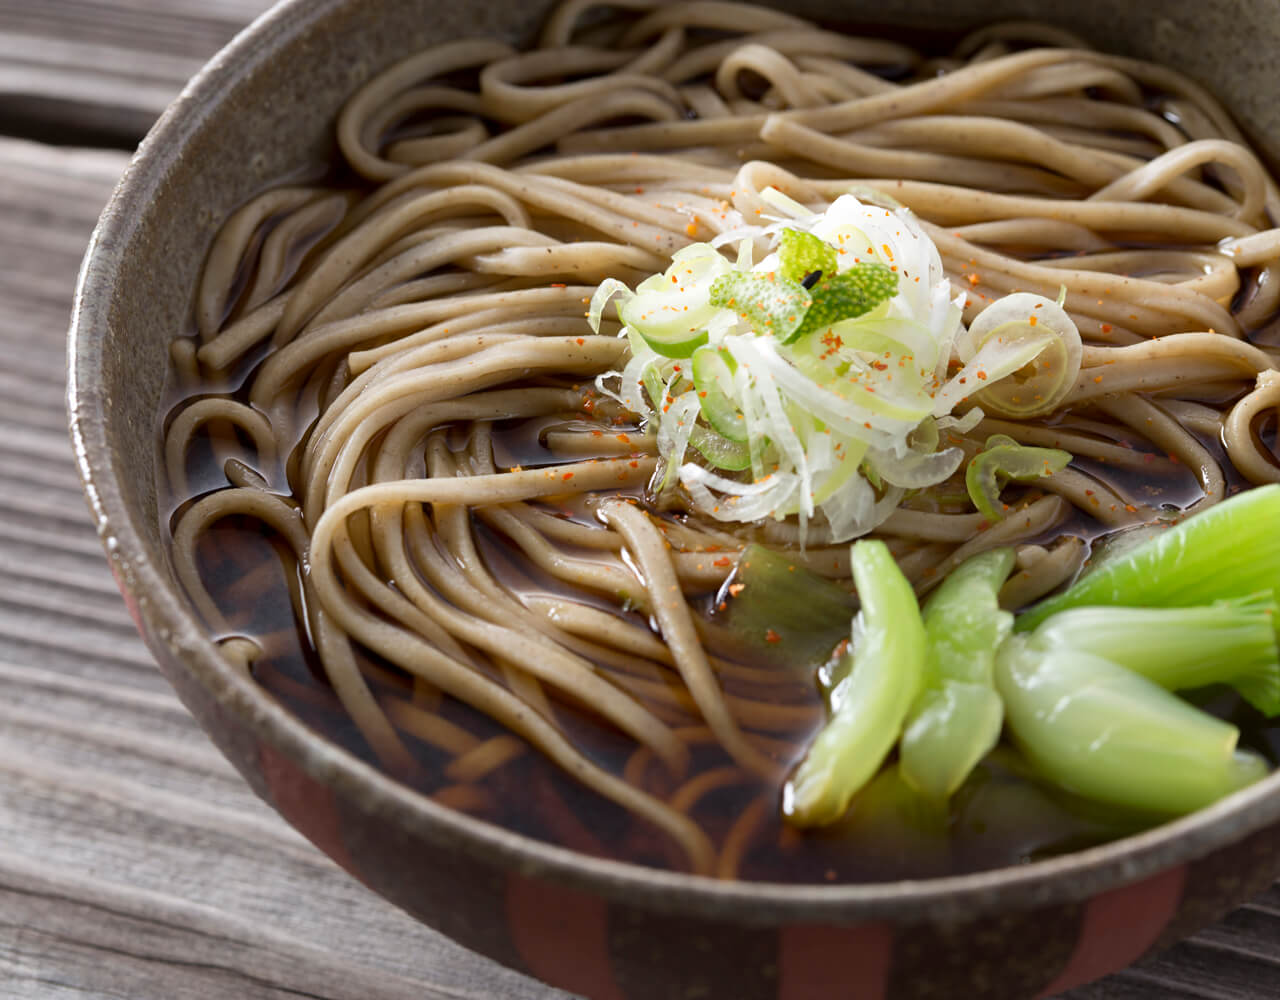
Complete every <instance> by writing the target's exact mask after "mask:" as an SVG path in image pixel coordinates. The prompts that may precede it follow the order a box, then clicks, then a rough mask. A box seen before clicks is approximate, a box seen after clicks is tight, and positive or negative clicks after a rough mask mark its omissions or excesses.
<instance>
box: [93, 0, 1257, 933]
mask: <svg viewBox="0 0 1280 1000" xmlns="http://www.w3.org/2000/svg"><path fill="white" fill-rule="evenodd" d="M358 2H359V0H284V2H283V3H281V4H279V5H278V6H276V7H275V8H273V9H272V10H270V11H269V12H267V13H266V14H264V15H263V16H262V17H260V18H259V19H258V20H256V21H255V22H254V23H253V24H252V25H250V26H249V27H248V28H247V29H246V30H245V31H243V32H242V33H241V34H240V35H238V36H237V37H236V38H235V39H234V40H233V41H232V42H231V44H230V45H228V46H227V47H226V48H225V49H223V50H222V51H221V52H220V53H219V54H218V55H217V56H216V57H215V58H214V59H213V60H212V61H211V62H210V63H209V64H208V65H207V66H206V67H205V68H204V69H203V70H202V71H201V72H200V73H199V74H198V75H197V76H196V77H195V78H194V79H193V80H192V81H191V82H190V83H189V84H188V86H187V87H186V88H185V89H184V90H183V92H182V94H181V96H180V97H179V98H178V99H177V101H176V102H175V103H174V104H173V105H172V106H171V107H170V108H169V109H168V110H167V111H166V112H165V113H164V115H163V116H162V117H161V118H160V120H159V122H158V123H157V125H156V126H155V128H154V129H153V130H152V131H151V133H150V134H149V135H148V137H147V138H146V140H145V141H144V142H143V143H142V145H141V146H140V147H139V149H138V152H137V155H136V156H135V157H134V159H133V161H132V163H131V164H130V166H129V168H128V170H127V171H126V173H125V175H124V177H123V179H122V180H121V182H120V184H119V186H118V187H117V189H116V191H115V193H114V194H113V196H112V198H111V201H110V203H109V204H108V205H107V208H106V210H105V212H104V214H103V216H102V218H101V220H100V222H99V224H98V226H97V228H96V230H95V231H94V234H93V236H92V239H91V241H90V244H89V247H88V251H87V254H86V256H85V260H84V264H83V267H82V269H81V273H80V279H79V283H78V287H77V291H76V296H75V304H74V312H73V316H72V323H71V328H70V333H69V341H68V360H69V376H68V397H67V398H68V408H69V416H70V428H71V436H72V443H73V446H74V450H75V457H76V462H77V464H78V466H79V470H80V474H81V476H82V478H83V481H84V487H85V492H86V495H87V497H88V501H89V504H90V508H91V510H92V513H93V516H94V518H95V521H96V524H97V529H98V533H99V536H100V537H101V538H102V540H103V541H104V543H105V544H106V547H107V554H108V558H109V559H110V560H111V561H112V563H113V569H114V570H115V572H116V575H117V579H118V580H119V582H120V586H121V589H122V591H123V592H124V594H125V597H126V599H127V600H128V601H129V602H131V603H132V604H133V605H134V606H135V607H136V608H137V610H138V614H139V617H140V619H141V621H142V623H143V626H144V631H145V632H146V633H148V634H149V636H150V637H151V639H152V641H154V642H162V643H164V644H165V645H166V646H167V647H168V648H169V651H170V652H171V653H172V654H173V656H174V657H175V658H176V659H177V660H178V661H179V662H180V663H181V664H182V666H183V667H184V669H186V670H187V671H189V672H190V674H191V675H192V676H193V677H194V678H195V679H196V680H197V681H198V682H199V683H200V684H201V685H203V686H204V688H205V689H207V691H208V692H209V693H210V694H211V695H212V696H213V697H214V698H215V699H216V701H217V702H218V703H219V704H220V705H221V706H222V707H223V708H224V709H225V710H227V711H229V712H231V713H234V715H236V716H238V717H239V718H240V719H242V720H243V721H245V722H246V723H247V724H248V725H249V726H250V727H251V728H252V729H253V731H255V732H256V733H257V734H258V735H259V736H260V737H262V738H264V739H265V740H266V741H268V742H269V743H271V744H273V745H274V746H275V747H277V748H278V749H279V750H280V751H281V752H283V753H284V754H285V755H286V756H287V757H289V758H291V759H292V760H293V761H295V762H296V763H297V764H298V765H299V766H300V767H301V768H302V770H303V771H304V772H305V773H306V774H308V775H309V776H311V777H312V778H314V779H316V780H317V781H319V782H321V783H322V784H324V785H327V786H329V787H331V788H332V789H333V790H334V791H335V792H336V793H337V794H338V795H339V796H341V797H343V798H345V799H347V800H349V801H350V802H352V803H354V804H355V805H357V806H358V807H359V808H361V809H363V810H365V811H366V812H367V813H368V814H370V815H371V816H373V817H376V818H377V819H378V821H380V822H385V823H387V824H390V825H392V826H395V827H399V828H401V829H402V830H404V831H407V832H408V833H410V834H412V835H418V836H423V837H425V838H427V839H428V840H432V841H436V842H441V841H445V842H448V843H450V844H452V845H454V846H456V847H461V848H462V849H463V850H464V851H466V852H467V853H468V854H470V855H472V856H474V857H477V858H482V859H484V858H487V859H488V860H489V861H490V862H491V863H492V864H493V865H495V866H497V867H500V868H504V869H510V870H516V871H519V872H520V873H522V874H524V875H532V876H536V877H539V878H543V879H546V880H549V881H552V882H555V883H558V884H561V885H565V886H570V887H573V888H577V889H580V890H584V891H587V892H590V893H593V894H597V895H599V896H601V897H603V898H606V899H611V900H625V901H626V902H627V903H629V904H632V905H639V906H645V907H648V908H650V909H652V910H654V911H658V912H667V913H676V912H678V913H682V914H686V915H690V916H698V917H702V918H711V919H721V920H726V921H729V922H733V923H740V924H759V925H764V924H770V925H773V924H787V923H796V922H805V923H811V922H820V923H853V922H858V921H863V920H871V919H888V920H894V921H903V922H916V921H935V920H948V919H957V918H960V917H965V918H973V917H974V916H976V915H979V914H982V913H993V912H999V911H1005V910H1020V909H1030V908H1036V907H1041V906H1047V905H1050V904H1055V903H1062V902H1075V901H1080V900H1083V899H1087V898H1089V897H1091V896H1094V895H1096V894H1097V893H1099V892H1102V891H1106V890H1108V889H1111V888H1115V887H1117V886H1120V885H1124V884H1127V883H1130V882H1133V881H1137V880H1139V879H1142V878H1145V877H1147V876H1151V875H1154V874H1156V873H1158V872H1160V871H1163V870H1165V869H1168V868H1171V867H1173V866H1176V865H1179V864H1181V863H1183V862H1187V861H1192V860H1195V859H1197V858H1200V857H1202V856H1204V855H1206V854H1208V853H1211V852H1212V851H1214V850H1215V849H1218V848H1223V847H1227V846H1229V845H1230V844H1232V843H1234V842H1236V841H1238V840H1241V839H1243V838H1244V837H1246V836H1248V835H1249V834H1251V833H1254V832H1255V831H1258V830H1260V829H1262V828H1264V827H1266V826H1268V825H1269V824H1272V823H1275V822H1276V821H1277V820H1278V819H1280V773H1274V774H1272V775H1271V776H1270V777H1268V778H1266V779H1265V780H1263V781H1262V782H1260V783H1258V784H1256V785H1254V786H1252V787H1250V788H1247V789H1245V790H1243V791H1240V792H1237V793H1236V794H1234V795H1232V796H1230V797H1229V798H1227V799H1224V800H1222V801H1220V802H1218V803H1216V804H1215V805H1213V806H1211V807H1209V808H1207V809H1203V810H1201V811H1199V812H1197V813H1195V814H1193V815H1191V816H1188V817H1185V818H1183V819H1180V820H1177V821H1174V822H1171V823H1168V824H1166V825H1164V826H1161V827H1158V828H1156V829H1154V830H1150V831H1147V832H1146V833H1142V834H1139V835H1137V836H1133V837H1129V838H1126V839H1124V840H1120V841H1116V842H1113V843H1111V844H1107V845H1103V846H1100V847H1096V848H1092V849H1089V850H1084V851H1079V852H1076V853H1073V854H1069V855H1065V856H1063V857H1059V858H1054V859H1050V860H1046V861H1038V862H1034V863H1031V864H1027V865H1022V866H1018V867H1010V868H1003V869H997V870H994V871H986V872H979V873H976V874H970V875H961V876H952V877H946V878H936V879H922V880H910V881H899V882H889V883H877V884H862V885H786V884H775V883H762V882H719V881H715V880H712V879H709V878H703V877H698V876H691V875H684V874H679V873H673V872H667V871H660V870H655V869H651V868H645V867H641V866H638V865H632V864H628V863H624V862H616V861H609V860H602V859H597V858H591V857H587V856H584V855H581V854H578V853H576V852H573V851H570V850H568V849H565V848H561V847H556V846H552V845H548V844H545V843H541V842H538V841H535V840H532V839H530V838H527V837H524V836H521V835H518V834H515V833H511V832H508V831H506V830H503V829H500V828H498V827H496V826H494V825H492V824H489V823H487V822H484V821H481V820H478V819H474V818H472V817H470V816H467V815H465V814H462V813H459V812H454V811H453V810H450V809H447V808H445V807H443V806H440V805H437V804H436V803H434V802H432V801H431V800H430V799H428V798H426V797H425V796H422V795H419V794H417V793H415V792H413V791H412V790H410V789H409V788H407V787H404V786H402V785H399V784H397V783H396V782H394V781H393V780H392V779H390V778H388V777H387V776H385V775H384V774H382V773H380V772H378V771H377V770H375V769H374V768H372V767H371V766H369V765H367V764H365V763H364V762H362V761H360V760H358V759H357V758H356V757H354V756H353V755H351V754H350V753H348V752H346V751H344V750H342V749H340V748H339V747H337V746H336V745H335V744H332V743H330V742H328V741H326V740H325V739H323V738H322V737H320V736H319V735H317V734H316V733H314V732H312V731H311V730H309V729H307V728H306V727H305V726H304V725H303V724H302V723H301V722H300V721H298V720H297V719H295V718H294V717H293V716H291V715H289V714H288V713H287V712H286V711H285V710H284V709H282V708H281V707H280V706H279V705H278V704H277V703H276V702H275V701H273V700H272V699H271V698H269V697H268V696H267V695H266V694H265V693H264V692H263V691H262V690H260V689H259V688H258V687H256V686H255V685H253V684H252V682H250V681H249V680H248V679H247V678H245V677H243V676H242V675H240V674H239V673H237V672H236V671H234V670H233V669H232V668H231V667H229V666H228V665H227V664H226V663H225V661H224V660H223V659H222V658H221V657H220V656H219V655H218V653H217V651H216V649H215V647H214V645H213V643H212V642H211V641H210V640H209V638H208V637H207V635H206V634H205V632H204V630H203V628H202V627H201V625H200V624H199V622H198V620H197V619H196V617H195V614H194V612H193V610H192V608H191V606H190V605H189V603H188V602H187V601H186V599H185V598H184V597H182V596H181V595H180V594H179V593H178V591H177V588H176V587H175V585H174V584H173V583H172V582H171V579H170V577H169V575H168V574H167V573H166V572H165V570H164V568H163V567H161V566H160V565H157V564H156V563H155V562H154V561H152V560H150V559H149V558H148V557H147V549H146V546H145V545H144V544H143V542H142V536H143V535H144V534H145V533H148V532H149V531H152V532H153V531H154V530H155V528H154V526H146V525H143V524H141V523H140V521H139V518H140V512H139V511H137V510H134V509H132V508H131V507H130V505H129V503H128V502H127V501H126V499H125V496H126V492H127V491H126V490H125V489H124V488H122V484H121V482H120V480H119V478H118V476H117V470H116V468H115V467H114V464H113V461H112V457H111V451H110V447H109V444H108V436H107V432H106V427H107V423H108V421H109V420H110V416H109V414H108V411H107V406H106V399H105V396H104V393H103V391H102V390H103V386H102V384H101V382H100V379H99V372H100V370H101V367H102V358H103V354H104V344H105V342H106V340H107V338H108V336H110V334H109V333H108V331H109V329H110V324H109V322H108V321H109V316H110V303H111V299H112V294H113V288H114V285H115V282H116V276H117V272H118V270H119V267H120V262H121V260H122V256H123V254H125V253H127V250H128V247H129V243H130V239H131V237H132V236H133V234H134V230H135V228H136V226H137V224H138V223H137V219H138V218H140V216H141V214H142V213H141V212H140V211H139V209H140V208H141V207H142V206H145V205H147V204H149V202H150V200H151V199H152V198H153V197H154V196H155V194H156V192H157V191H158V190H159V189H160V187H161V182H162V180H163V178H165V177H166V175H167V174H168V172H169V171H171V170H173V169H175V167H176V165H177V164H179V162H180V161H181V159H182V156H183V150H184V147H185V146H186V144H187V142H188V140H189V139H190V137H191V136H192V135H194V134H195V133H196V132H197V131H198V130H199V129H200V127H201V125H202V123H203V121H204V120H205V118H206V117H207V115H208V114H209V111H210V109H211V108H212V107H213V106H215V105H216V103H217V102H218V101H219V100H220V98H221V97H222V96H224V95H225V94H226V93H227V92H228V90H229V89H230V87H231V85H232V83H233V82H234V81H235V80H237V79H238V78H240V77H242V76H243V75H245V74H250V73H253V72H254V71H255V69H256V68H257V67H259V66H261V65H262V64H263V63H264V62H265V61H266V60H269V59H270V58H272V54H273V53H274V52H275V51H276V50H277V48H278V47H279V46H281V45H282V44H284V43H285V42H286V41H288V40H289V39H290V38H292V37H294V36H295V35H296V34H297V33H299V32H302V31H304V30H306V29H308V28H309V27H311V26H313V25H314V24H316V23H317V22H320V21H323V20H324V19H326V18H327V17H329V16H330V15H331V14H332V13H333V12H335V11H339V10H343V9H346V8H348V7H350V6H351V5H353V4H357V3H358ZM147 432H148V433H150V428H148V429H147Z"/></svg>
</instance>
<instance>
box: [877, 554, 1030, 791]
mask: <svg viewBox="0 0 1280 1000" xmlns="http://www.w3.org/2000/svg"><path fill="white" fill-rule="evenodd" d="M1013 561H1014V551H1013V549H1011V548H1000V549H992V550H990V551H988V552H983V553H980V554H979V555H976V556H973V557H971V558H969V559H967V560H965V561H964V562H963V563H961V564H960V566H958V567H957V568H956V569H955V570H953V571H952V572H951V574H950V575H948V577H947V578H946V579H945V580H944V581H943V582H942V585H941V586H940V587H939V588H938V589H937V590H936V591H935V592H934V593H933V595H932V596H931V597H930V598H929V601H928V603H926V604H925V607H924V627H925V635H926V637H927V641H928V645H927V648H926V653H925V690H924V691H923V692H922V693H921V695H920V697H919V698H917V699H916V702H915V704H914V705H912V707H911V712H910V714H909V715H908V716H907V721H906V725H905V728H904V730H903V734H902V750H901V755H902V757H901V768H902V776H903V778H905V779H906V781H907V783H908V784H910V785H911V786H912V787H913V788H916V789H917V790H918V791H920V792H921V793H922V794H924V795H926V796H928V797H929V798H932V799H944V798H946V797H947V796H949V795H950V794H951V793H952V792H954V791H955V790H956V789H957V788H959V787H960V785H961V784H962V783H963V782H964V780H965V778H966V777H968V775H969V773H970V772H971V771H972V770H973V768H974V767H975V766H976V765H977V763H978V761H980V760H981V759H982V758H983V756H985V755H986V753H987V752H988V751H989V750H990V749H991V748H992V747H993V746H995V744H996V741H997V740H998V739H999V738H1000V726H1001V723H1002V721H1003V718H1004V713H1003V708H1002V706H1001V702H1000V696H999V695H998V694H996V691H995V687H994V680H993V668H994V662H995V652H996V649H997V647H998V646H999V645H1000V643H1001V642H1002V641H1003V640H1004V639H1005V637H1006V636H1008V634H1009V632H1010V630H1011V629H1012V628H1013V615H1011V614H1009V612H1007V611H1002V610H1001V609H1000V604H999V600H998V595H999V592H1000V587H1001V585H1002V584H1003V583H1004V581H1005V579H1006V578H1007V577H1008V575H1009V570H1010V569H1012V568H1013Z"/></svg>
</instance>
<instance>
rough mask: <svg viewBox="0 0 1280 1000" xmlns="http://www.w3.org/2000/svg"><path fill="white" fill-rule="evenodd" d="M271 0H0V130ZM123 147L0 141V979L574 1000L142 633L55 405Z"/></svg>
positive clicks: (187, 46)
mask: <svg viewBox="0 0 1280 1000" xmlns="http://www.w3.org/2000/svg"><path fill="white" fill-rule="evenodd" d="M264 6H266V3H265V0H261V2H260V0H218V2H216V3H208V2H204V0H172V2H165V0H117V2H107V0H96V2H95V0H41V2H39V3H31V2H29V0H0V128H3V124H4V119H5V116H6V115H8V116H13V115H17V114H19V113H20V112H21V113H23V114H28V113H29V114H33V115H36V116H37V117H39V119H40V121H42V122H44V123H45V124H46V125H47V126H48V127H49V128H51V129H55V128H58V127H67V128H79V127H85V126H93V127H104V125H103V123H107V124H108V125H109V126H110V128H112V129H118V130H123V131H122V132H121V134H123V132H126V131H128V130H129V129H137V128H145V127H146V125H147V124H149V122H150V119H151V117H152V116H153V115H154V114H155V113H156V112H157V111H158V110H159V108H160V107H161V106H162V105H163V103H165V102H167V100H168V98H169V97H170V96H171V95H172V93H174V92H176V90H177V88H178V86H180V84H181V82H182V81H183V80H184V79H185V78H186V76H187V75H189V73H190V72H193V71H194V70H195V69H196V68H197V67H198V66H199V64H200V63H201V62H203V60H204V58H205V57H206V56H207V55H208V54H209V53H210V52H211V51H212V50H213V49H214V48H216V47H217V45H219V44H221V43H222V42H223V41H225V39H226V38H229V37H230V36H231V34H232V33H233V32H234V31H235V30H236V28H237V27H238V26H239V25H240V24H241V23H243V22H244V21H245V20H246V19H247V18H249V17H251V16H253V15H254V14H255V13H257V12H258V10H260V9H262V8H263V7H264ZM15 39H16V41H15ZM148 53H149V54H148ZM156 53H163V57H161V56H158V55H156ZM144 57H145V58H144ZM24 109H25V110H24ZM124 163H125V157H124V156H123V155H122V154H119V153H113V152H94V151H84V150H73V149H52V148H49V147H46V146H40V145H35V144H32V143H25V142H19V141H14V140H11V139H3V138H0V352H3V355H2V356H3V357H4V358H5V361H4V362H3V363H2V364H0V997H6V998H9V997H22V998H33V1000H36V998H38V1000H50V998H57V1000H61V998H72V997H75V998H78V1000H83V998H84V997H86V996H88V997H122V998H141V997H153V996H154V997H160V996H163V997H167V998H176V1000H187V998H192V1000H195V998H200V1000H205V998H215V1000H216V998H232V997H234V998H251V1000H258V998H263V1000H282V998H288V997H294V998H296V997H316V998H332V1000H347V998H363V997H369V996H376V997H380V998H383V997H385V998H391V1000H397V998H400V997H405V998H408V997H411V996H412V997H421V998H426V1000H472V998H474V1000H554V998H564V994H561V993H558V992H556V991H553V990H549V989H546V988H545V987H541V986H539V985H538V984H535V983H532V982H530V981H529V980H527V979H524V978H522V977H520V976H517V975H515V974H513V973H510V972H508V971H506V970H504V969H500V968H498V967H497V966H494V965H492V964H491V963H489V962H486V961H484V960H482V959H478V958H476V957H475V956H472V955H470V954H469V953H467V952H465V951H463V950H462V949H460V948H458V947H456V946H455V945H453V944H451V943H450V942H448V941H446V940H444V939H442V938H440V937H439V936H438V935H436V934H434V933H432V932H430V931H428V930H426V929H425V928H422V927H421V926H419V925H417V924H415V923H414V922H413V921H411V920H410V919H409V918H408V917H406V916H404V915H403V914H400V913H399V912H398V911H395V910H393V909H392V908H390V907H389V906H387V905H385V904H384V903H382V902H381V901H380V900H378V899H376V898H374V897H372V896H371V895H370V894H369V893H368V892H367V891H366V890H364V889H363V888H362V887H360V886H359V885H357V884H356V883H354V882H353V881H352V880H351V879H350V878H349V877H347V876H346V875H345V874H343V873H342V872H341V871H339V870H338V869H337V868H336V867H335V866H334V865H332V864H331V863H330V862H328V861H327V859H325V858H324V857H323V856H322V855H320V854H319V853H318V852H317V851H315V850H314V849H313V848H311V847H310V846H309V845H307V844H306V843H305V842H303V841H302V840H301V838H299V837H298V836H297V835H296V834H295V833H294V832H293V831H292V830H290V829H289V828H288V827H287V826H286V825H285V824H284V823H283V821H281V820H280V819H279V818H278V817H276V816H275V815H274V814H272V813H271V812H270V811H269V810H268V809H267V808H266V807H265V806H264V805H262V803H260V802H258V800H257V799H255V798H254V797H253V796H252V794H251V793H250V792H249V791H248V790H247V788H246V787H245V786H244V784H243V783H242V782H241V781H240V779H239V778H238V776H237V775H235V773H234V772H233V771H232V770H231V768H230V767H229V765H227V764H226V763H225V762H224V761H223V760H222V759H221V757H219V756H218V755H217V753H216V752H215V751H214V750H213V749H212V747H211V746H210V744H208V742H207V741H206V740H205V739H204V737H203V735H202V734H201V733H200V732H199V731H198V730H197V728H196V727H195V725H194V723H193V722H192V721H191V720H190V718H189V717H188V716H187V714H186V713H185V711H184V710H183V709H182V707H181V706H180V705H179V704H178V702H177V700H176V699H175V698H174V696H173V695H172V693H171V692H170V691H169V690H168V688H167V687H166V685H165V684H164V682H163V681H162V679H161V678H160V677H159V675H158V673H157V672H156V671H155V669H154V667H153V665H152V663H151V660H150V657H149V655H148V654H147V652H146V650H145V648H144V647H143V646H142V644H141V642H140V641H139V640H138V639H137V637H136V636H135V635H134V633H133V631H132V625H131V623H130V621H129V619H128V616H127V615H126V613H125V611H124V608H123V606H122V604H121V603H120V602H119V601H118V599H117V598H116V596H115V589H114V584H113V582H112V580H111V576H110V574H109V572H108V570H107V568H106V566H105V563H104V561H103V559H102V556H101V550H100V547H99V544H98V540H97V538H96V536H95V534H94V531H93V528H92V526H91V525H90V524H89V523H88V519H87V516H86V513H85V507H84V504H83V501H82V500H81V498H80V496H79V492H78V487H77V480H76V476H75V474H74V470H73V466H72V460H71V452H70V447H69V445H68V443H67V441H66V437H65V434H64V432H63V413H62V391H63V333H64V330H65V325H66V319H67V312H68V309H69V305H70V300H71V294H72V288H73V284H74V279H75V274H76V270H77V268H78V265H79V259H80V255H81V253H82V249H83V247H84V245H85V241H86V240H87V238H88V234H89V231H90V229H91V227H92V225H93V222H94V220H95V218H96V216H97V214H98V212H99V210H100V208H101V206H102V204H103V203H104V202H105V200H106V198H107V195H108V194H109V192H110V189H111V187H112V185H113V184H114V183H115V180H116V178H117V177H118V175H119V173H120V171H121V170H122V169H123V167H124ZM1277 942H1280V889H1276V888H1273V889H1272V890H1270V891H1269V892H1267V893H1265V894H1264V895H1263V896H1262V897H1260V898H1259V899H1258V900H1257V901H1255V902H1254V903H1253V904H1251V905H1249V906H1247V907H1244V908H1242V909H1240V910H1238V911H1237V912H1236V913H1234V914H1232V915H1231V916H1230V917H1228V918H1227V919H1226V920H1225V921H1223V922H1222V923H1220V924H1218V925H1216V926H1215V927H1213V928H1211V929H1209V930H1208V931H1206V932H1205V933H1203V934H1201V935H1198V936H1197V937H1196V938H1194V939H1193V940H1191V941H1190V942H1187V943H1185V944H1183V945H1180V946H1178V947H1177V948H1175V949H1173V950H1171V951H1170V952H1168V953H1167V954H1166V955H1164V956H1162V957H1160V958H1158V959H1156V960H1153V961H1149V962H1147V963H1144V964H1143V965H1142V966H1140V967H1139V968H1137V969H1135V970H1132V971H1130V972H1127V973H1124V974H1122V975H1120V976H1116V977H1112V978H1111V979H1109V980H1107V981H1105V982H1103V983H1101V984H1098V985H1096V986H1094V987H1091V988H1087V989H1083V990H1078V991H1075V992H1074V993H1072V994H1071V1000H1190V998H1192V997H1199V998H1208V1000H1228V998H1230V1000H1263V998H1267V997H1272V996H1276V995H1280V944H1278V943H1277ZM565 1000H567V998H565Z"/></svg>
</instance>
